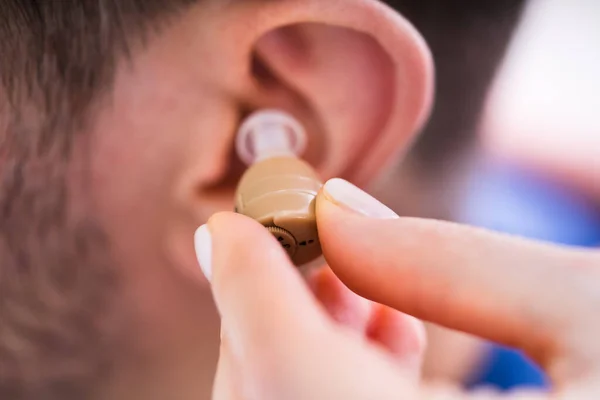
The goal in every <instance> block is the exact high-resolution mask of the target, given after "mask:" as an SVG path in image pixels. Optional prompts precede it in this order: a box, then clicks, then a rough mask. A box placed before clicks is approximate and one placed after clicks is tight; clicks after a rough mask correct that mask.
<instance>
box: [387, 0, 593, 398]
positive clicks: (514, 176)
mask: <svg viewBox="0 0 600 400" xmlns="http://www.w3.org/2000/svg"><path fill="white" fill-rule="evenodd" d="M386 2H387V3H388V4H389V5H390V6H392V7H394V8H396V9H397V10H398V11H399V12H400V13H402V14H403V15H405V16H406V17H407V18H408V19H409V20H411V21H412V22H413V23H414V25H415V26H416V27H417V28H418V29H419V30H420V31H421V33H422V34H423V35H424V36H425V38H426V40H427V42H428V43H429V46H430V47H431V49H432V52H433V55H434V58H435V63H436V67H437V79H438V80H437V87H436V90H437V95H436V99H437V100H436V104H435V108H434V111H433V115H432V118H431V121H430V123H429V124H428V126H427V127H426V128H425V129H424V131H423V134H422V136H421V138H420V140H419V142H418V143H416V145H415V148H414V149H413V151H412V152H411V153H410V155H409V156H408V158H406V159H404V160H403V161H402V163H401V164H400V165H398V167H397V168H396V169H395V170H394V171H393V172H392V173H391V174H390V175H388V176H386V177H384V178H383V179H382V180H381V181H380V182H378V184H377V185H376V188H377V190H376V193H375V194H376V195H377V196H379V197H380V198H382V199H383V200H384V201H385V202H386V203H388V204H390V205H391V206H392V207H393V208H395V209H396V210H397V211H398V212H399V213H400V214H401V215H406V216H417V217H428V218H436V219H444V220H452V221H458V222H463V223H468V224H471V225H477V226H482V227H486V228H490V229H494V230H497V231H501V232H506V233H511V234H517V235H522V236H526V237H530V238H534V239H539V240H545V241H549V242H554V243H562V244H567V245H575V246H589V247H593V246H600V119H599V118H597V113H598V110H600V1H597V0H529V1H525V0H464V1H442V0H420V1H419V0H387V1H386ZM431 246H435V243H431ZM473 300H474V301H476V300H477V299H473ZM429 331H430V332H429V333H430V340H431V343H430V355H429V356H428V359H427V362H426V368H425V373H426V377H427V378H429V379H432V380H460V381H462V382H463V383H464V385H465V386H468V387H477V386H481V385H486V386H495V387H496V388H499V389H504V390H509V389H513V388H515V387H522V386H530V387H542V388H547V385H548V384H547V380H546V377H545V376H544V375H543V373H542V372H541V371H540V370H539V369H538V367H537V366H536V365H535V364H533V363H532V362H531V361H530V360H529V359H528V358H527V357H526V356H524V355H523V354H520V353H519V352H516V351H514V350H512V349H509V348H504V347H502V346H498V345H496V344H494V343H482V342H480V341H478V340H475V339H474V338H471V337H468V336H466V335H463V334H461V333H458V332H449V331H447V330H444V329H442V328H439V327H435V326H430V327H429Z"/></svg>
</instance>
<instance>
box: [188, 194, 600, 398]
mask: <svg viewBox="0 0 600 400" xmlns="http://www.w3.org/2000/svg"><path fill="white" fill-rule="evenodd" d="M328 185H329V184H327V185H326V186H325V188H324V190H323V191H322V193H321V194H320V196H319V198H318V203H317V210H318V211H317V212H318V221H319V230H320V239H321V242H322V244H323V248H324V253H325V256H326V258H327V261H328V263H329V265H330V267H331V271H332V272H320V274H322V275H323V276H328V278H323V279H329V280H330V282H329V284H330V285H332V286H335V285H336V283H335V282H336V280H337V279H339V280H340V281H341V282H343V284H345V285H346V286H347V287H349V288H351V289H352V290H353V292H354V293H355V295H350V294H348V298H347V299H346V300H345V306H346V307H348V309H349V310H350V311H349V313H347V314H351V313H352V312H351V311H352V309H353V308H354V309H358V307H357V305H358V304H361V299H362V298H366V299H369V300H370V301H372V303H371V316H370V317H368V318H363V319H362V321H363V323H362V324H351V323H348V321H347V320H346V321H343V320H342V321H340V319H339V318H335V317H333V318H332V316H331V313H330V312H328V310H329V308H328V307H327V306H326V307H322V306H321V305H320V304H319V302H318V301H316V299H315V297H314V296H313V295H312V294H311V292H310V291H309V290H308V288H307V286H306V285H305V284H304V282H303V279H302V277H301V275H300V274H299V273H298V271H297V270H295V269H294V268H293V266H292V265H291V264H290V263H289V261H287V259H286V257H285V253H284V251H283V250H282V249H281V247H280V246H279V245H278V243H277V242H276V241H275V240H274V239H273V238H272V237H271V236H270V235H269V234H268V233H266V231H265V230H264V228H262V227H261V226H260V225H259V224H257V223H256V222H254V221H252V220H249V219H247V218H245V217H243V216H239V215H235V214H229V213H226V214H218V215H216V216H214V217H213V218H211V219H210V221H209V223H208V230H209V232H210V235H211V242H212V246H210V249H211V251H212V262H211V263H210V266H208V267H207V265H206V264H202V267H203V269H204V270H207V268H208V269H209V270H210V279H211V283H212V290H213V295H214V298H215V300H216V303H217V307H218V309H219V312H220V314H221V317H222V326H221V330H222V342H221V355H220V362H219V370H218V374H217V377H216V386H215V392H214V396H213V398H214V399H218V400H221V399H227V400H233V399H281V398H285V399H305V398H310V399H330V398H344V399H373V398H377V399H397V398H403V399H438V398H440V399H441V398H444V399H468V398H477V399H496V398H499V399H550V398H551V399H562V398H565V399H567V398H568V399H573V398H595V397H597V396H598V395H599V394H600V387H599V386H598V378H599V374H600V346H599V345H598V341H597V340H596V338H597V336H598V333H599V331H600V325H598V322H597V318H596V314H597V310H598V307H599V306H600V296H599V295H598V293H600V291H599V290H598V289H599V288H598V282H599V281H600V280H599V279H598V278H599V274H600V254H598V252H594V251H584V250H579V249H570V248H561V247H553V246H549V245H545V244H540V243H535V242H530V241H526V240H522V239H518V238H513V237H507V236H503V235H499V234H495V233H490V232H486V231H482V230H478V229H474V228H470V227H465V226H460V225H454V224H450V223H443V222H436V221H429V220H421V219H412V218H387V219H383V218H371V217H368V216H366V215H365V214H364V213H358V212H356V211H354V210H353V209H351V208H349V207H348V203H347V202H345V201H344V200H342V201H340V199H339V197H338V198H336V197H335V195H331V194H330V192H328ZM249 236H251V237H253V238H254V240H253V241H251V242H248V241H247V240H246V238H247V237H249ZM433 244H435V251H432V245H433ZM256 249H260V251H257V250H256ZM199 259H200V261H201V263H202V260H203V258H202V257H199ZM188 272H189V273H190V275H191V276H194V275H195V276H196V277H199V276H201V272H200V269H198V268H197V269H196V270H194V271H188ZM274 298H276V299H277V307H272V299H274ZM473 299H479V300H478V301H473ZM265 309H269V310H270V312H264V310H265ZM407 314H410V315H412V316H414V317H417V318H420V319H423V320H427V321H431V322H435V323H438V324H440V325H443V326H446V327H449V328H453V329H457V330H461V331H464V332H468V333H470V334H473V335H477V336H480V337H483V338H486V339H491V340H496V341H499V342H501V343H505V344H509V345H513V346H516V347H519V348H521V349H522V350H524V351H526V352H527V353H528V354H530V355H531V356H532V357H533V358H534V359H536V360H537V361H538V362H539V363H540V364H541V365H542V366H543V367H544V368H545V370H546V371H547V372H548V373H549V375H550V376H551V377H552V380H553V383H554V389H553V392H552V393H551V394H543V393H528V392H517V393H512V394H508V395H501V394H493V393H478V394H473V393H471V394H466V393H461V392H460V391H458V390H455V389H448V388H440V387H431V386H428V385H424V384H422V383H421V382H419V379H418V369H419V365H420V362H419V360H420V359H421V356H422V354H423V349H424V345H425V342H424V340H423V335H422V333H423V330H422V325H421V323H420V322H418V321H417V320H415V319H412V317H409V316H408V315H407ZM357 315H360V312H358V314H357ZM365 321H368V322H366V323H364V322H365ZM291 344H293V345H291ZM315 354H318V355H319V356H318V357H315Z"/></svg>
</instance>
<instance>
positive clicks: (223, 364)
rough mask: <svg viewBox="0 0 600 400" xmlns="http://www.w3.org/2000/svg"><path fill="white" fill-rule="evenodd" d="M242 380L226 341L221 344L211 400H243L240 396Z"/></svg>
mask: <svg viewBox="0 0 600 400" xmlns="http://www.w3.org/2000/svg"><path fill="white" fill-rule="evenodd" d="M242 384H243V383H242V380H241V377H240V376H239V371H238V369H237V368H236V365H235V361H234V359H233V356H232V354H231V351H230V349H229V346H228V345H227V341H226V340H223V341H222V343H221V350H220V353H219V363H218V364H217V373H216V375H215V382H214V386H213V396H212V399H213V400H243V399H244V397H242V395H241V394H240V388H241V387H242Z"/></svg>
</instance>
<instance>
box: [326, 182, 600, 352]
mask: <svg viewBox="0 0 600 400" xmlns="http://www.w3.org/2000/svg"><path fill="white" fill-rule="evenodd" d="M351 210H352V211H351ZM367 216H370V217H371V218H369V217H367ZM317 221H318V224H319V236H320V240H321V244H322V246H323V251H324V254H325V256H326V259H327V261H328V263H329V265H330V266H331V268H332V269H333V271H334V272H335V273H336V274H337V275H338V276H339V277H340V278H341V279H342V281H343V282H344V283H345V284H346V285H348V286H349V287H350V288H352V289H353V290H354V291H356V292H357V293H358V294H359V295H361V296H364V297H366V298H369V299H371V300H374V301H376V302H380V303H385V304H387V305H390V306H392V307H394V308H396V309H398V310H400V311H404V312H406V313H409V314H411V315H414V316H416V317H418V318H421V319H425V320H429V321H432V322H435V323H438V324H441V325H444V326H447V327H450V328H453V329H458V330H463V331H467V332H470V333H473V334H477V335H480V336H483V337H486V338H489V339H492V340H496V341H500V342H503V343H505V344H508V345H516V346H519V347H522V348H525V349H526V350H528V351H530V352H532V353H534V356H537V358H538V360H541V361H545V360H544V358H545V356H546V355H547V354H546V353H547V352H548V351H549V350H550V349H552V348H553V347H554V346H555V341H556V335H557V332H564V329H565V328H566V327H568V326H570V325H572V324H573V321H575V320H577V319H578V318H579V319H581V318H589V317H590V315H588V313H589V311H587V310H589V304H586V301H587V300H589V296H588V297H586V296H585V295H584V294H582V293H581V291H582V290H584V288H583V286H584V285H582V284H581V281H582V280H583V279H582V278H581V277H582V275H580V274H582V273H583V272H584V269H583V268H581V266H583V265H585V264H588V263H589V262H590V257H591V256H590V255H589V254H588V253H586V252H583V251H581V252H578V251H572V250H566V249H561V248H554V247H551V246H545V245H541V244H536V243H532V242H528V241H524V240H520V239H516V238H509V237H505V236H502V235H497V234H493V233H488V232H484V231H482V230H478V229H473V228H467V227H463V226H459V225H455V224H450V223H442V222H434V221H426V220H418V219H408V218H402V219H400V218H397V216H395V214H394V213H393V212H392V211H391V210H389V209H388V208H386V207H385V206H382V205H381V203H379V202H377V201H376V200H375V199H373V198H371V197H370V196H368V195H367V194H366V193H364V192H362V191H360V190H359V189H357V188H355V187H354V186H352V185H350V184H348V183H347V182H345V181H341V180H332V181H329V182H328V183H327V184H326V185H325V187H324V189H323V191H322V192H321V194H320V195H319V197H318V199H317ZM569 267H570V268H569ZM578 267H579V268H578ZM587 290H588V292H589V291H592V289H591V288H589V289H587ZM582 297H583V298H582ZM584 314H585V315H584Z"/></svg>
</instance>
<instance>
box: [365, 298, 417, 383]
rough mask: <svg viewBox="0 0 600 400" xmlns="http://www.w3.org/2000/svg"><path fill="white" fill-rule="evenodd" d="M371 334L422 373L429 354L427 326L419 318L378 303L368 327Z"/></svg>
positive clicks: (370, 335) (394, 354) (406, 366)
mask: <svg viewBox="0 0 600 400" xmlns="http://www.w3.org/2000/svg"><path fill="white" fill-rule="evenodd" d="M366 334H367V337H368V338H369V339H370V340H372V341H373V342H375V343H377V344H379V345H380V346H382V347H383V348H384V349H385V350H386V351H388V352H389V353H390V354H392V355H393V356H394V357H395V358H396V359H398V360H399V361H400V362H401V363H402V365H403V366H404V367H405V368H406V369H407V370H410V371H412V373H413V374H414V377H415V378H416V377H418V376H420V372H421V367H422V365H423V360H424V356H425V349H426V343H427V340H426V334H425V327H424V325H423V323H422V322H421V321H419V320H418V319H416V318H414V317H412V316H410V315H407V314H403V313H401V312H399V311H397V310H394V309H393V308H390V307H386V306H382V305H377V306H376V307H375V308H374V311H373V314H372V316H371V321H370V322H369V326H368V328H367V333H366Z"/></svg>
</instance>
